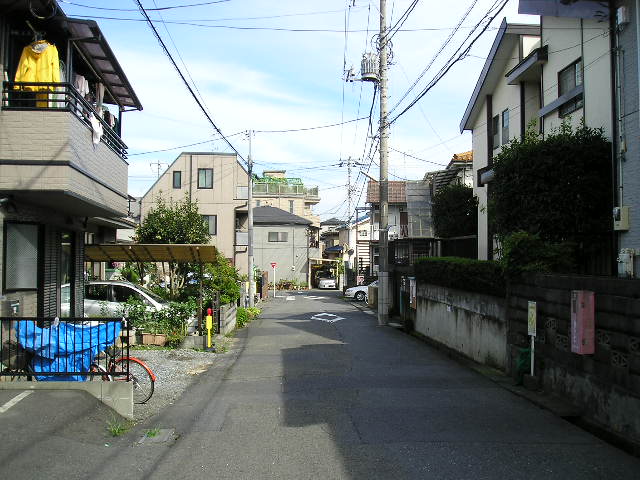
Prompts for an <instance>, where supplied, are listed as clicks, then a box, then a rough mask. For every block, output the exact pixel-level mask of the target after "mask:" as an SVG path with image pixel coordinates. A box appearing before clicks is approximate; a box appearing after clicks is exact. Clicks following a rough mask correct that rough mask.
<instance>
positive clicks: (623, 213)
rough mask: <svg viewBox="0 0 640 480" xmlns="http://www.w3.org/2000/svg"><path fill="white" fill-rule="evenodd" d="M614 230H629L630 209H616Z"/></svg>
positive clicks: (614, 210) (614, 211)
mask: <svg viewBox="0 0 640 480" xmlns="http://www.w3.org/2000/svg"><path fill="white" fill-rule="evenodd" d="M613 229H614V230H616V231H626V230H629V207H614V209H613Z"/></svg>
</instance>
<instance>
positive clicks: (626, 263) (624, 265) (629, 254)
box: [618, 248, 636, 278]
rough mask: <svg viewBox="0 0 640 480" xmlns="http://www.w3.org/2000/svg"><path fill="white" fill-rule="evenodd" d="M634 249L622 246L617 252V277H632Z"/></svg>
mask: <svg viewBox="0 0 640 480" xmlns="http://www.w3.org/2000/svg"><path fill="white" fill-rule="evenodd" d="M635 253H636V251H635V250H634V249H633V248H622V249H621V250H620V253H619V254H618V277H620V278H633V276H634V271H633V258H634V256H635Z"/></svg>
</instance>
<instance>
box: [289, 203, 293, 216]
mask: <svg viewBox="0 0 640 480" xmlns="http://www.w3.org/2000/svg"><path fill="white" fill-rule="evenodd" d="M289 213H293V200H289Z"/></svg>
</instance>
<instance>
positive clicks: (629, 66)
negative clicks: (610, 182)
mask: <svg viewBox="0 0 640 480" xmlns="http://www.w3.org/2000/svg"><path fill="white" fill-rule="evenodd" d="M617 4H618V5H624V6H626V7H627V12H628V14H629V19H630V20H631V22H630V23H629V25H627V26H626V27H625V28H624V29H623V30H622V31H621V32H620V47H621V49H622V55H623V62H622V66H623V68H622V84H623V85H622V86H623V107H622V108H623V111H622V114H623V116H624V120H623V126H624V129H625V136H626V143H627V153H626V155H625V161H624V163H623V199H624V200H623V204H624V205H628V206H630V207H631V208H630V212H629V215H630V223H631V228H630V230H629V231H628V232H623V233H621V235H620V248H635V249H636V254H638V255H640V113H639V112H638V107H639V105H638V98H639V91H638V44H637V41H638V39H637V36H636V35H637V28H638V26H637V25H636V22H635V19H636V14H637V12H636V8H635V5H636V2H634V1H629V0H626V1H618V2H617ZM635 271H636V272H638V271H640V258H638V257H636V262H635ZM636 275H637V274H636Z"/></svg>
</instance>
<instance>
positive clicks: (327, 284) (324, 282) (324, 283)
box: [318, 278, 337, 289]
mask: <svg viewBox="0 0 640 480" xmlns="http://www.w3.org/2000/svg"><path fill="white" fill-rule="evenodd" d="M318 288H334V289H335V288H337V287H336V279H335V278H320V279H319V280H318Z"/></svg>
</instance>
